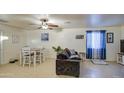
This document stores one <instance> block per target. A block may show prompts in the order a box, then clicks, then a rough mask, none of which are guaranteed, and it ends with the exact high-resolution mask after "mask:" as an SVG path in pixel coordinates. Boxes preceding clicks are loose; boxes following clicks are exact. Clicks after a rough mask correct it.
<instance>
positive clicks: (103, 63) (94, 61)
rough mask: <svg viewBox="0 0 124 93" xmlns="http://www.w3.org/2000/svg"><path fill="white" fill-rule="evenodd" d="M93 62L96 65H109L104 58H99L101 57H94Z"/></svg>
mask: <svg viewBox="0 0 124 93" xmlns="http://www.w3.org/2000/svg"><path fill="white" fill-rule="evenodd" d="M91 62H92V63H93V64H96V65H108V63H107V62H105V61H104V60H99V59H92V60H91Z"/></svg>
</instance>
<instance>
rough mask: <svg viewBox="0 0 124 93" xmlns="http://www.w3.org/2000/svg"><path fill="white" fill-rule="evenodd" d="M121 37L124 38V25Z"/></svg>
mask: <svg viewBox="0 0 124 93" xmlns="http://www.w3.org/2000/svg"><path fill="white" fill-rule="evenodd" d="M121 39H124V26H122V27H121Z"/></svg>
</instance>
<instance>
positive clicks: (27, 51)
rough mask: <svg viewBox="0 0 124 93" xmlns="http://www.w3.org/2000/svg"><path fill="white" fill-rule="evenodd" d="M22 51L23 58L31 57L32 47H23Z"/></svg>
mask: <svg viewBox="0 0 124 93" xmlns="http://www.w3.org/2000/svg"><path fill="white" fill-rule="evenodd" d="M21 51H22V56H30V55H31V48H30V47H23V48H22V50H21Z"/></svg>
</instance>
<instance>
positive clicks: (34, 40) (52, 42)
mask: <svg viewBox="0 0 124 93" xmlns="http://www.w3.org/2000/svg"><path fill="white" fill-rule="evenodd" d="M87 30H106V31H107V32H113V33H114V43H112V44H108V43H107V44H106V48H107V51H106V52H107V53H106V54H107V61H115V60H116V53H118V52H119V41H120V37H121V27H102V28H73V29H63V31H58V32H57V31H48V32H49V35H50V38H49V41H48V42H47V41H46V42H43V41H41V32H42V31H40V30H35V31H27V32H26V34H27V44H28V45H29V46H32V47H45V48H47V49H48V50H49V55H47V56H49V57H55V54H54V52H53V50H52V48H51V47H52V46H58V45H60V46H61V47H62V48H66V47H67V48H70V49H75V50H77V51H83V52H85V51H86V31H87ZM80 34H82V35H84V39H81V40H79V39H75V36H76V35H80Z"/></svg>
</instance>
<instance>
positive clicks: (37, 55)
mask: <svg viewBox="0 0 124 93" xmlns="http://www.w3.org/2000/svg"><path fill="white" fill-rule="evenodd" d="M34 57H35V59H34V60H35V63H36V62H39V63H40V64H41V63H42V62H43V53H42V50H41V49H37V50H36V51H35V56H34Z"/></svg>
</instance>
